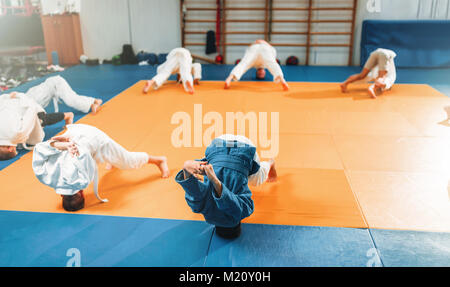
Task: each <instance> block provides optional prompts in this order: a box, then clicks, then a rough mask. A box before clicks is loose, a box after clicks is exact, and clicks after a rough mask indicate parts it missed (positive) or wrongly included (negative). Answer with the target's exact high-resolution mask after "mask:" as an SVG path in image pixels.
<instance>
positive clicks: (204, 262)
mask: <svg viewBox="0 0 450 287" xmlns="http://www.w3.org/2000/svg"><path fill="white" fill-rule="evenodd" d="M215 232H216V228H213V231H212V233H211V238H210V239H209V243H208V249H207V250H206V256H205V260H204V261H203V267H206V261H208V255H209V250H211V244H212V240H213V237H214V233H215Z"/></svg>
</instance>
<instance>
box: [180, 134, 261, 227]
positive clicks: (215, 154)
mask: <svg viewBox="0 0 450 287" xmlns="http://www.w3.org/2000/svg"><path fill="white" fill-rule="evenodd" d="M255 153H256V148H255V147H252V146H249V145H246V144H244V143H241V142H236V141H224V140H222V139H215V140H214V141H213V142H212V143H211V145H210V146H209V147H208V148H207V149H206V152H205V158H204V159H202V160H201V161H207V162H208V163H210V164H211V165H212V166H213V168H214V172H215V173H216V176H217V178H218V179H219V180H220V181H221V182H222V196H221V197H220V198H217V197H216V194H215V192H214V186H213V184H212V182H211V181H210V180H209V179H208V178H207V177H206V176H205V178H204V181H201V180H199V179H197V178H196V177H194V176H191V177H189V178H188V179H186V180H185V179H184V174H183V171H180V172H179V173H178V174H177V176H176V178H175V180H176V182H177V183H179V184H180V185H181V186H182V187H183V189H184V190H185V192H186V196H185V198H186V202H187V204H188V205H189V206H190V207H191V209H192V211H193V212H195V213H201V214H202V215H203V216H204V217H205V220H206V222H208V223H210V224H213V225H216V226H220V227H235V226H236V225H238V224H239V223H240V222H241V220H242V219H244V218H246V217H248V216H250V215H251V214H252V213H253V210H254V204H253V200H252V198H251V196H252V192H251V191H250V189H249V188H248V177H249V176H250V175H252V174H255V173H256V172H258V170H259V168H260V166H259V164H258V163H257V162H255V161H254V160H253V158H254V156H255Z"/></svg>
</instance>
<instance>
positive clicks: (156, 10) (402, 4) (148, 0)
mask: <svg viewBox="0 0 450 287" xmlns="http://www.w3.org/2000/svg"><path fill="white" fill-rule="evenodd" d="M42 1H45V2H47V1H64V0H42ZM77 1H80V2H81V3H80V7H81V13H80V14H81V25H82V33H83V44H84V49H85V53H86V54H87V55H88V56H89V57H91V58H101V59H106V58H111V57H112V56H113V55H116V54H119V53H120V51H121V49H122V45H123V44H125V43H129V42H130V41H131V40H132V41H131V43H132V44H133V46H134V48H135V51H136V52H138V51H140V50H146V51H148V52H155V53H162V52H169V51H170V50H171V49H173V48H174V47H178V46H180V45H181V36H180V13H179V0H77ZM128 1H129V2H128ZM187 1H188V3H189V2H190V3H199V4H197V5H196V6H197V7H215V2H216V1H213V0H187ZM367 1H369V0H359V1H358V11H357V19H356V28H355V40H354V56H353V63H354V64H355V65H358V64H359V44H360V36H361V26H362V21H363V20H364V19H392V20H395V19H398V20H406V19H410V20H413V19H450V0H379V1H380V4H381V5H380V8H381V10H380V12H374V13H371V12H369V11H368V10H367V7H366V4H367ZM371 1H373V0H371ZM314 2H315V5H317V6H351V5H352V2H353V0H314ZM128 3H129V5H128ZM227 3H228V4H227V5H229V6H232V7H238V6H245V7H248V6H251V7H253V6H254V7H262V6H264V4H265V0H227ZM274 3H275V4H274V5H275V7H283V6H284V7H296V6H298V7H305V6H307V3H308V0H274ZM128 7H129V8H130V9H128ZM229 13H232V14H229V16H228V17H229V18H247V19H264V11H246V12H241V11H233V12H229ZM300 13H305V12H302V11H285V12H281V11H276V12H274V17H275V18H276V19H292V18H295V17H298V15H299V14H300ZM317 13H321V18H324V17H325V18H326V17H329V18H330V19H340V18H341V19H344V18H348V14H347V15H345V14H343V13H350V12H333V11H331V12H327V11H320V12H315V16H317ZM197 14H198V15H197V16H199V17H203V18H204V19H215V12H214V11H204V12H197ZM129 15H131V18H129ZM201 15H203V16H201ZM197 16H196V18H197ZM189 25H190V26H188V27H187V29H188V30H199V29H201V30H209V29H210V30H215V23H209V24H206V25H205V24H189ZM263 25H264V24H263V23H250V24H249V23H240V24H234V23H230V24H229V25H228V26H227V30H229V31H230V30H239V29H240V30H241V31H248V30H250V31H251V30H255V31H256V30H260V31H261V30H263ZM320 25H321V26H320V31H327V30H332V31H347V30H348V27H349V24H320ZM313 29H314V30H316V31H319V30H317V29H318V27H317V26H314V27H313ZM273 30H274V31H276V30H293V31H304V30H306V24H303V23H296V24H295V23H294V24H286V23H274V25H273ZM261 37H263V35H232V36H229V38H228V41H229V42H250V41H253V40H255V39H257V38H261ZM301 37H304V36H298V35H294V36H292V35H289V36H285V35H279V36H275V35H274V36H273V38H272V41H273V42H279V43H281V42H295V41H300V40H301V41H303V42H304V40H302V39H301ZM316 37H319V36H316ZM320 37H323V38H322V39H321V40H320V41H319V42H320V43H323V42H328V41H332V42H338V43H339V42H342V43H346V42H347V41H348V38H346V37H348V36H333V37H330V36H320ZM316 40H318V39H317V38H314V37H313V42H314V41H316ZM189 41H192V42H205V41H206V35H198V36H195V35H191V36H189ZM189 48H190V50H191V51H192V52H193V53H195V54H199V55H204V50H205V47H204V46H192V47H189ZM277 50H278V53H279V58H280V59H281V60H282V61H283V62H284V60H285V59H286V58H287V57H288V56H290V55H296V56H298V57H299V58H300V59H301V61H302V62H304V60H305V48H302V47H277ZM244 51H245V47H243V46H231V47H228V49H227V56H228V58H227V59H228V62H229V63H233V62H234V61H235V60H236V59H238V58H241V57H242V54H243V53H244ZM210 57H211V58H214V57H215V55H211V56H210ZM347 62H348V48H339V47H338V48H312V49H311V58H310V64H312V65H347Z"/></svg>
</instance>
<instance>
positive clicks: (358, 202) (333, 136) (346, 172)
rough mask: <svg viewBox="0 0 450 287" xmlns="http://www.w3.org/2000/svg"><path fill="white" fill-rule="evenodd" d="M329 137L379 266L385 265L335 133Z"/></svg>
mask: <svg viewBox="0 0 450 287" xmlns="http://www.w3.org/2000/svg"><path fill="white" fill-rule="evenodd" d="M331 138H332V140H333V143H334V146H335V148H336V152H337V154H338V156H339V159H340V160H341V162H342V165H343V167H344V175H345V178H346V179H347V182H348V184H349V186H350V190H351V191H352V194H353V198H354V199H355V201H356V204H357V205H358V209H359V211H360V212H361V215H362V218H363V220H364V223H365V224H366V226H367V228H365V229H367V231H368V233H369V237H370V240H371V241H372V245H373V246H374V248H375V251H376V253H377V256H378V258H379V259H380V263H381V266H382V267H385V265H384V263H383V259H382V258H381V254H380V251H379V250H378V248H377V244H376V243H375V239H374V238H373V235H372V232H371V230H370V226H369V222H368V221H367V218H366V215H365V214H364V211H363V208H362V206H361V203H360V201H359V198H358V195H357V194H356V192H355V191H354V190H353V186H352V183H351V180H350V177H349V174H348V171H349V170H348V169H347V167H346V165H345V162H344V160H343V158H342V156H341V153H340V152H339V149H338V146H337V144H336V140H335V135H332V136H331Z"/></svg>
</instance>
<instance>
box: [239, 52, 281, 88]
mask: <svg viewBox="0 0 450 287" xmlns="http://www.w3.org/2000/svg"><path fill="white" fill-rule="evenodd" d="M251 68H256V69H260V68H262V69H267V70H269V72H270V73H271V74H272V75H273V79H274V81H275V82H276V83H278V82H280V81H281V79H284V75H283V71H282V70H281V67H280V65H279V64H278V62H277V51H276V50H275V48H274V47H272V46H271V45H269V44H267V43H261V44H253V45H251V46H250V47H249V48H247V50H246V52H245V55H244V58H242V60H241V61H240V62H239V64H237V65H236V66H235V67H234V69H233V70H232V71H231V75H233V76H234V78H235V79H236V80H237V81H239V80H240V79H241V77H242V76H243V75H244V74H245V73H246V72H247V71H248V70H249V69H251ZM278 77H280V78H279V79H277V78H278Z"/></svg>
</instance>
